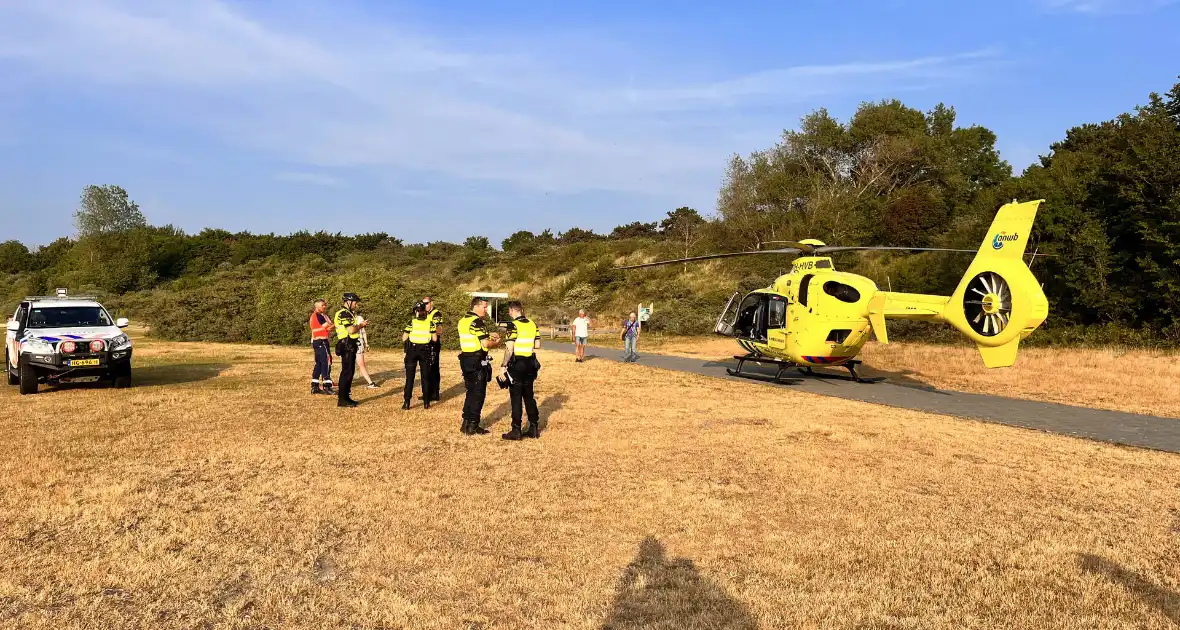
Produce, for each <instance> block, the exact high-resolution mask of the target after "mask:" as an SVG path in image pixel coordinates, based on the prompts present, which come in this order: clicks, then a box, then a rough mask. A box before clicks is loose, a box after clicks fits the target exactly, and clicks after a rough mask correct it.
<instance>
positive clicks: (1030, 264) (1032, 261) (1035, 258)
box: [1028, 245, 1041, 271]
mask: <svg viewBox="0 0 1180 630" xmlns="http://www.w3.org/2000/svg"><path fill="white" fill-rule="evenodd" d="M1039 251H1041V246H1040V245H1037V248H1036V249H1034V250H1033V253H1032V258H1031V259H1029V261H1028V268H1029V270H1030V271H1031V270H1032V268H1033V265H1035V264H1036V262H1037V252H1039Z"/></svg>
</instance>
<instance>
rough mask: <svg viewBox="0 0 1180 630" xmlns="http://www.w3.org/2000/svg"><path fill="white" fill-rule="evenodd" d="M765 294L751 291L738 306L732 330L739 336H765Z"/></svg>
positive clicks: (748, 337) (749, 337)
mask: <svg viewBox="0 0 1180 630" xmlns="http://www.w3.org/2000/svg"><path fill="white" fill-rule="evenodd" d="M764 298H765V296H764V295H762V294H761V293H751V294H750V295H747V296H746V297H745V298H744V299H743V300H742V304H741V306H739V307H738V316H737V322H735V323H734V325H733V331H734V333H736V334H737V335H738V336H740V337H745V338H747V339H759V338H761V337H765V336H766V324H765V321H766V316H765V313H766V309H765V304H766V301H765V299H764Z"/></svg>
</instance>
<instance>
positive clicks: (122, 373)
mask: <svg viewBox="0 0 1180 630" xmlns="http://www.w3.org/2000/svg"><path fill="white" fill-rule="evenodd" d="M111 384H112V385H114V386H115V388H116V389H125V388H127V387H131V366H130V365H123V366H120V367H118V368H115V370H114V371H113V372H112V373H111Z"/></svg>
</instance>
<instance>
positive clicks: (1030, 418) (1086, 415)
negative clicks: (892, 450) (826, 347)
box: [546, 342, 1180, 453]
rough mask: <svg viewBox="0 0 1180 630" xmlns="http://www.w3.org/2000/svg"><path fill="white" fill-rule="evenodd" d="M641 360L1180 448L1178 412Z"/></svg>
mask: <svg viewBox="0 0 1180 630" xmlns="http://www.w3.org/2000/svg"><path fill="white" fill-rule="evenodd" d="M573 348H574V346H573V344H571V343H560V342H550V343H549V344H546V349H548V350H556V351H558V352H565V353H567V354H572V353H573ZM622 358H623V351H622V350H615V349H612V348H600V347H595V346H586V360H587V361H591V360H602V359H605V360H608V361H622ZM638 363H639V364H640V365H646V366H648V367H654V368H661V369H665V370H676V371H680V372H690V373H693V374H702V375H704V376H714V377H718V378H727V379H733V380H742V381H745V382H763V383H766V384H767V385H771V386H773V387H787V388H791V389H798V390H801V391H806V392H812V393H815V394H823V395H825V396H835V397H837V398H846V399H850V400H860V401H864V402H870V403H876V404H879V405H888V406H891V407H903V408H906V409H915V410H918V411H928V412H931V413H939V414H944V415H950V416H959V417H963V418H972V419H975V420H983V421H985V422H994V423H998V424H1005V425H1008V426H1013V427H1021V428H1025V429H1035V430H1037V431H1046V432H1049V433H1057V434H1060V435H1070V436H1074V437H1080V438H1087V439H1091V440H1098V441H1102V442H1110V443H1114V444H1123V445H1126V446H1138V447H1142V448H1150V449H1154V450H1159V451H1167V452H1170V453H1180V419H1176V418H1160V417H1156V416H1147V415H1141V414H1134V413H1125V412H1121V411H1106V410H1103V409H1091V408H1089V407H1071V406H1069V405H1059V404H1056V403H1046V402H1036V401H1031V400H1019V399H1015V398H1004V397H1002V396H987V395H983V394H968V393H964V392H955V391H946V390H938V389H934V388H933V387H930V386H928V385H923V384H920V383H906V382H905V380H906V379H905V378H904V377H886V378H885V380H883V381H878V382H874V383H857V382H855V381H853V380H852V379H850V378H848V375H847V370H844V369H839V370H837V369H834V368H829V369H825V370H824V371H823V372H822V373H821V372H820V371H819V370H817V371H816V375H815V376H804V375H802V374H800V373H799V372H798V371H797V370H795V369H791V370H789V371H785V372H783V379H782V380H783V383H782V384H775V383H773V382H772V381H771V379H772V378H773V377H774V374H775V371H776V370H777V368H776V367H774V366H771V365H767V366H758V365H756V364H754V363H753V362H750V361H747V362H746V365H745V368H744V369H743V370H742V372H743V374H745V373H746V372H747V371H749V372H754V373H756V375H763V376H764V378H757V377H756V378H743V377H737V376H730V375H729V374H727V373H726V371H725V369H726V368H727V367H728V368H736V367H737V360H736V359H730V360H728V361H702V360H700V359H689V358H684V357H672V356H666V355H658V354H645V353H641V354H640V355H639V361H638ZM864 371H867V370H864ZM862 376H863V374H862ZM890 379H893V382H890Z"/></svg>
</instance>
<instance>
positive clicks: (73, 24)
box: [0, 0, 995, 195]
mask: <svg viewBox="0 0 1180 630" xmlns="http://www.w3.org/2000/svg"><path fill="white" fill-rule="evenodd" d="M288 6H289V5H286V4H285V3H284V7H288ZM330 6H331V5H327V4H325V5H323V7H325V10H327V8H328V7H330ZM239 7H240V5H230V4H228V3H225V2H221V1H218V0H169V1H168V2H157V1H154V0H71V1H66V0H38V1H37V2H15V1H13V2H6V1H4V0H0V69H2V68H5V67H7V68H10V69H11V70H12V71H14V72H21V73H23V74H25V75H30V76H34V77H36V78H37V79H39V80H40V81H42V82H45V83H50V84H52V85H53V86H54V87H55V88H61V87H62V86H63V85H67V86H68V85H74V86H78V87H84V88H86V89H88V91H90V92H98V93H100V94H103V97H104V98H106V99H108V100H110V101H112V102H115V103H118V104H121V105H122V106H123V107H125V108H127V109H128V110H129V111H132V112H133V113H135V114H136V115H137V116H140V117H144V118H148V119H153V120H163V121H165V122H169V123H173V124H184V125H192V126H195V127H196V128H197V129H199V130H202V131H205V132H209V133H211V134H213V135H215V136H216V137H219V138H221V139H222V141H224V142H228V143H232V144H235V145H238V146H240V147H243V148H247V149H252V150H257V151H261V152H264V153H266V154H269V155H272V156H274V157H276V158H279V159H283V160H286V161H289V162H292V163H296V164H303V165H306V166H307V167H308V169H307V170H308V172H309V173H312V172H314V171H315V169H316V168H317V167H322V168H332V169H337V168H366V169H372V170H374V171H377V172H394V171H407V170H408V171H418V172H434V173H440V174H443V175H445V176H448V177H453V178H466V179H475V180H493V181H496V182H501V183H508V184H512V185H514V186H518V187H521V188H524V189H528V190H534V191H555V192H562V193H576V192H580V191H588V190H608V191H618V192H632V193H634V192H639V193H648V194H660V195H665V194H679V192H680V190H681V189H683V188H684V187H694V188H695V189H697V190H703V189H713V190H715V187H716V184H717V181H716V180H717V179H718V177H719V175H720V172H721V170H722V169H723V168H724V164H725V160H726V158H727V156H728V155H729V154H731V153H732V152H734V151H735V150H738V149H740V148H744V147H741V146H739V145H735V144H734V140H733V139H734V138H735V137H738V136H739V135H740V134H741V133H743V132H745V131H748V130H746V129H731V128H726V127H725V126H724V123H723V122H720V123H719V122H717V121H718V120H725V119H726V118H728V117H727V116H722V115H720V114H722V113H723V112H724V111H727V110H728V111H735V112H736V111H740V109H741V108H743V107H747V106H751V105H767V104H776V103H782V102H790V101H801V100H804V99H809V98H815V97H817V96H822V95H826V94H836V93H847V94H859V95H862V96H873V97H876V96H881V95H885V94H889V93H891V92H892V91H894V90H897V89H905V88H914V87H918V88H921V87H928V86H930V85H934V84H939V83H945V82H947V81H958V80H973V79H975V78H977V77H978V75H979V70H980V66H981V64H983V63H986V62H987V61H988V60H989V59H993V58H994V57H995V53H994V51H983V52H980V53H969V54H965V55H947V56H931V57H924V58H919V59H900V60H885V61H881V60H869V61H862V62H855V61H854V62H847V61H845V62H841V63H837V64H833V65H802V66H798V67H792V68H779V69H770V70H766V71H763V72H757V73H754V74H749V75H746V76H739V77H729V78H726V77H720V78H716V79H711V80H704V81H696V82H692V81H680V82H677V83H675V84H670V85H656V84H655V83H654V82H651V83H649V84H648V85H642V84H641V87H635V86H634V85H631V86H628V85H625V84H622V85H621V84H619V83H618V82H617V81H611V80H608V79H605V78H603V71H602V70H601V69H596V68H593V67H591V64H587V66H586V67H584V68H580V69H575V70H577V71H574V70H571V68H570V67H568V65H567V66H565V67H563V66H561V65H560V64H561V63H562V61H563V60H562V59H556V58H554V55H550V54H547V51H541V50H538V51H536V52H535V54H533V55H531V56H530V55H526V54H520V53H516V54H504V53H503V51H504V50H520V49H521V48H522V46H521V45H520V42H510V43H505V45H504V46H502V47H499V48H497V47H496V46H495V45H494V44H489V45H486V46H484V49H479V48H477V47H473V46H468V49H462V48H460V47H458V46H457V45H456V44H454V43H453V42H447V43H444V42H443V41H442V40H439V39H436V38H434V37H431V36H429V35H427V34H425V32H424V31H423V30H422V29H419V28H414V27H412V26H410V25H406V24H383V25H380V26H374V25H372V24H370V23H368V22H367V21H366V20H364V19H363V18H362V19H348V18H347V17H341V16H342V15H343V14H342V13H340V12H339V11H332V12H330V13H325V14H324V15H318V16H307V15H305V14H300V13H299V11H298V10H295V9H293V8H292V9H290V10H285V11H284V12H283V13H281V14H276V15H262V14H259V13H257V12H255V13H251V14H248V13H246V12H244V11H243V10H242V9H241V8H239ZM325 16H327V18H325ZM329 18H330V20H335V23H332V24H331V25H330V26H325V23H326V22H328V21H330V20H329ZM524 48H526V49H527V46H524ZM565 61H568V60H565ZM571 63H572V62H571ZM628 63H629V64H631V63H635V64H636V65H637V66H639V71H640V73H641V74H642V70H643V68H642V62H641V61H635V60H628ZM629 67H630V66H629ZM650 74H652V75H653V76H655V75H657V73H656V72H651V73H650ZM661 74H662V73H661ZM704 114H707V115H704ZM682 117H683V118H682ZM775 124H776V125H778V126H779V127H778V128H781V124H782V122H781V120H779V121H776V123H775ZM303 181H304V182H306V183H314V182H312V181H310V180H309V179H307V178H304V179H303Z"/></svg>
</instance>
